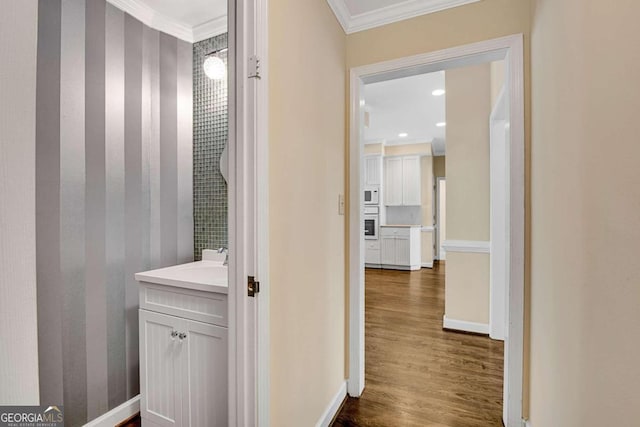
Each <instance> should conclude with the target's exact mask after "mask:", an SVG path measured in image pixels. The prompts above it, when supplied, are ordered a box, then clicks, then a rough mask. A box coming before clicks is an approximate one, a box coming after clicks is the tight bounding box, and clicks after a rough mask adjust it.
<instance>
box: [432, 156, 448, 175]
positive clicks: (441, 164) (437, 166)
mask: <svg viewBox="0 0 640 427" xmlns="http://www.w3.org/2000/svg"><path fill="white" fill-rule="evenodd" d="M445 159H446V157H445V156H437V157H434V158H433V176H435V177H446V176H447V168H446V166H445Z"/></svg>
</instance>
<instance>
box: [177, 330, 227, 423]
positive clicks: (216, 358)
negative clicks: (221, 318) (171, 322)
mask: <svg viewBox="0 0 640 427" xmlns="http://www.w3.org/2000/svg"><path fill="white" fill-rule="evenodd" d="M185 324H186V327H185V331H184V332H185V334H186V337H184V338H183V340H182V345H183V347H184V349H183V361H182V367H183V369H184V371H183V378H184V379H185V381H184V382H183V396H184V403H183V413H184V418H183V419H184V425H185V426H188V427H227V425H228V419H227V417H228V415H227V401H228V396H227V393H228V392H227V383H228V375H229V370H228V364H227V331H228V330H227V328H222V327H219V326H214V325H209V324H207V323H201V322H196V321H194V320H185Z"/></svg>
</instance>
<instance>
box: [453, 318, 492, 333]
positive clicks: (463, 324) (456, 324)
mask: <svg viewBox="0 0 640 427" xmlns="http://www.w3.org/2000/svg"><path fill="white" fill-rule="evenodd" d="M442 325H443V327H444V328H445V329H452V330H455V331H464V332H472V333H474V334H483V335H488V334H489V325H488V324H487V323H476V322H468V321H466V320H457V319H450V318H448V317H447V315H446V314H445V315H444V317H443V322H442Z"/></svg>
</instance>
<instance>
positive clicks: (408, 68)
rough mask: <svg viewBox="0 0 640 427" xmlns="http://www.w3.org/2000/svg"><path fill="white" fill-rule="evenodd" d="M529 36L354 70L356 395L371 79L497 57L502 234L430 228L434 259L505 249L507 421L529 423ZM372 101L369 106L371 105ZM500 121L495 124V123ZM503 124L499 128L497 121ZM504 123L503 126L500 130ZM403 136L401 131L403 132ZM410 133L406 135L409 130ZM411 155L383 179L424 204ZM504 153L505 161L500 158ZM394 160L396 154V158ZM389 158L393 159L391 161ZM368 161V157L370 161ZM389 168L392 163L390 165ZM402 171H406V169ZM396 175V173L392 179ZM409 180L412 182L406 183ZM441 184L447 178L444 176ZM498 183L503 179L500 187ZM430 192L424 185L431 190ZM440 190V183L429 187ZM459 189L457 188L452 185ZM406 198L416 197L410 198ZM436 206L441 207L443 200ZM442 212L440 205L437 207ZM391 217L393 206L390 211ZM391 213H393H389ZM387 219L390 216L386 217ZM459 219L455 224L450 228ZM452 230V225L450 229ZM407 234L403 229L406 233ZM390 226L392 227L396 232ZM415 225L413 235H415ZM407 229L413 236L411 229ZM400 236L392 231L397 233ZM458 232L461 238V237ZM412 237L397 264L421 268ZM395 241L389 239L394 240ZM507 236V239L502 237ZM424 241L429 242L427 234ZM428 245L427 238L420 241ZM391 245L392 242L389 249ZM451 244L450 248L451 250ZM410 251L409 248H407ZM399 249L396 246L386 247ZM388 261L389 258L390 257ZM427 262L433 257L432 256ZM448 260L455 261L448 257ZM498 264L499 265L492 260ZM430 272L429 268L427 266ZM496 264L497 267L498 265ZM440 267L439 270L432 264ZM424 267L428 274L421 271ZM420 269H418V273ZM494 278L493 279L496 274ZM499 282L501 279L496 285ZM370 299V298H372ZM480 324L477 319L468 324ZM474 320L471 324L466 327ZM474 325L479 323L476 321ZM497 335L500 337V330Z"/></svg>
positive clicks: (352, 361)
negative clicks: (502, 84) (525, 392)
mask: <svg viewBox="0 0 640 427" xmlns="http://www.w3.org/2000/svg"><path fill="white" fill-rule="evenodd" d="M522 45H523V41H522V35H515V36H509V37H504V38H500V39H495V40H489V41H485V42H480V43H475V44H472V45H466V46H461V47H456V48H451V49H447V50H443V51H439V52H433V53H428V54H423V55H417V56H413V57H408V58H402V59H398V60H393V61H387V62H383V63H378V64H373V65H367V66H363V67H358V68H354V69H352V70H351V94H350V106H351V108H350V111H351V115H350V124H351V131H350V132H351V134H350V194H351V196H350V205H351V206H352V208H351V210H350V218H349V223H350V235H349V251H350V260H351V261H350V266H349V268H350V273H349V294H350V298H349V373H350V374H349V379H348V382H347V385H348V393H349V395H350V396H352V397H359V396H360V395H361V394H362V392H363V390H364V388H365V380H364V379H365V375H364V374H365V372H364V369H365V365H364V352H365V338H364V337H365V298H364V295H365V269H364V267H365V260H366V258H367V255H368V252H367V251H369V250H370V248H369V247H368V246H367V243H366V242H367V241H365V240H364V238H363V235H362V224H363V221H364V219H365V216H364V208H365V202H364V196H363V190H364V186H365V184H366V183H365V182H364V180H365V179H367V177H368V175H366V174H365V173H364V172H365V170H366V169H365V160H364V154H366V149H365V147H364V145H363V144H362V142H363V141H362V135H363V129H364V126H365V124H366V123H367V121H368V120H371V117H368V115H367V114H366V113H367V111H366V109H365V108H363V107H364V106H365V105H366V101H365V99H364V96H363V94H364V91H365V85H368V84H372V83H377V82H385V81H389V80H394V79H399V78H403V77H409V76H416V75H421V74H426V73H434V72H441V71H447V70H453V69H457V68H461V67H469V66H474V65H479V64H485V63H490V62H494V61H504V62H505V81H506V82H507V84H506V88H507V89H506V90H505V93H506V94H507V95H508V96H504V95H502V99H503V102H504V104H503V105H504V110H505V111H506V112H508V120H504V118H502V127H501V128H500V127H499V125H498V124H497V122H499V121H500V119H501V118H500V117H497V115H494V116H492V118H495V119H496V120H495V121H492V126H491V127H492V129H493V128H494V127H495V128H496V129H495V130H492V141H493V137H494V136H495V135H496V134H497V132H500V131H501V132H502V136H503V138H501V140H502V141H503V142H502V144H501V147H502V148H503V150H502V151H501V157H500V156H496V155H495V154H496V153H494V148H495V147H494V146H492V147H491V166H492V169H493V168H494V165H495V164H498V165H500V167H499V168H498V167H496V168H495V169H496V170H500V171H502V173H503V176H502V181H499V180H500V177H494V176H493V172H492V176H491V184H493V185H492V190H491V193H492V200H493V201H497V200H501V203H500V205H499V206H500V209H495V208H494V206H493V202H492V206H491V212H490V217H491V223H492V224H493V225H494V227H493V228H495V229H498V228H499V229H500V230H502V234H500V233H498V234H496V233H494V232H492V233H491V236H490V240H489V241H486V240H487V239H486V238H485V239H484V240H485V241H484V242H483V241H481V239H478V238H476V239H475V240H471V239H470V240H466V241H465V240H451V239H449V240H448V241H445V239H442V240H440V236H438V230H437V225H438V224H440V222H441V221H438V222H437V223H436V226H435V227H433V226H432V227H433V228H432V229H431V230H430V231H431V232H432V234H433V232H434V231H435V236H436V240H435V241H434V243H435V247H434V248H433V255H431V256H432V258H431V259H434V258H435V259H437V260H440V258H441V257H442V258H444V257H446V254H447V253H448V254H449V255H450V256H451V258H453V255H452V254H454V253H455V254H456V255H458V253H465V254H466V253H487V254H488V253H490V252H492V251H493V250H494V247H495V246H496V245H497V246H498V247H501V248H502V249H501V250H499V258H500V259H501V260H502V261H501V262H502V264H503V266H504V268H503V269H502V270H501V271H500V277H502V278H503V286H504V289H503V290H502V316H503V318H502V320H501V321H500V322H501V324H502V329H503V331H502V334H503V336H504V339H505V343H504V416H503V419H504V423H505V425H506V426H507V427H515V426H519V425H521V422H522V380H523V375H522V374H523V366H522V361H523V359H522V358H523V335H524V103H523V99H524V80H523V47H522ZM363 104H364V105H363ZM494 122H495V123H494ZM494 124H495V126H494ZM500 129H501V130H500ZM398 137H401V136H400V134H398ZM404 137H406V135H405V136H404ZM407 157H410V156H403V157H402V160H401V161H398V160H397V159H393V160H394V163H395V165H394V166H393V168H395V169H392V168H391V166H390V169H389V170H390V171H391V170H395V171H396V172H395V173H388V174H384V173H383V175H384V176H383V177H382V180H381V182H382V183H383V184H384V185H385V186H392V187H395V188H402V189H403V190H402V191H401V192H400V193H401V196H397V195H396V196H391V195H389V196H390V197H395V199H393V202H394V203H392V205H406V206H411V205H414V206H415V205H416V203H413V202H412V201H411V195H412V194H415V193H416V192H415V191H414V190H415V189H412V188H411V187H410V186H409V187H408V190H407V191H404V189H405V187H406V186H403V184H404V183H405V181H406V179H405V178H406V176H407V174H405V173H404V172H405V171H408V175H409V176H411V174H412V171H414V172H415V170H416V169H418V170H419V169H420V167H421V163H420V162H421V160H420V159H418V160H417V161H416V159H410V158H407ZM498 159H499V160H498ZM389 160H391V159H389ZM384 162H385V163H386V162H387V159H384ZM367 163H368V161H367ZM385 166H386V164H385ZM398 171H400V172H398ZM387 176H389V178H388V177H387ZM403 180H404V181H403ZM445 182H446V181H443V182H442V185H443V188H446V187H445V186H446V183H445ZM436 183H437V184H438V185H437V186H436V190H437V187H438V186H439V185H441V184H440V182H439V180H436ZM497 183H501V185H500V186H498V185H497ZM496 188H499V189H500V191H502V199H500V198H499V197H495V195H494V189H496ZM423 190H424V189H423ZM428 191H429V192H431V194H433V193H432V192H433V189H432V188H429V189H428ZM449 192H450V194H451V188H449ZM381 194H382V197H383V198H384V197H385V194H384V190H382V191H381ZM440 196H441V195H440V192H438V191H436V197H434V198H435V199H438V198H440ZM404 198H408V199H407V201H405V199H404ZM435 204H436V205H438V203H437V200H436V203H435ZM433 210H436V209H433ZM439 210H440V206H437V211H439ZM499 214H502V219H501V221H502V223H501V224H503V226H501V227H495V224H496V223H495V221H496V219H500V218H499V216H498V215H499ZM387 215H388V210H387ZM434 216H436V217H437V216H438V212H434ZM387 219H388V218H387ZM380 221H381V223H383V224H384V220H383V219H381V220H380ZM450 227H451V224H449V228H450ZM419 231H420V232H423V231H427V232H428V231H429V230H424V227H422V228H421V229H420V230H419ZM442 231H444V233H442V235H443V236H444V237H445V238H448V236H449V234H450V233H447V230H446V228H445V229H444V230H442ZM449 231H450V230H449ZM398 232H399V231H398ZM388 233H389V231H387V232H386V234H388ZM411 233H412V232H411V231H409V232H408V236H406V237H407V238H408V240H409V242H410V241H411ZM380 234H381V238H383V239H384V237H385V236H384V234H385V229H384V228H381V231H380ZM404 234H407V233H406V232H404ZM389 237H392V236H389ZM453 237H455V236H453ZM398 239H400V240H402V241H401V243H402V244H403V245H401V248H403V250H402V251H399V252H398V250H397V248H398ZM404 239H405V236H404V235H403V236H402V237H401V238H399V237H398V236H393V243H394V244H395V246H394V248H395V249H396V251H395V252H396V258H395V262H396V264H397V257H398V255H397V254H398V253H400V255H401V258H402V260H403V265H404V264H406V265H407V266H408V267H409V268H407V269H415V268H414V260H413V259H412V257H411V255H410V252H411V243H409V244H408V245H407V244H406V242H405V241H404ZM391 240H392V239H389V245H390V244H391V243H390V242H391ZM498 240H501V243H498ZM422 241H424V240H422ZM420 243H422V242H420ZM385 245H386V243H384V242H383V243H381V244H380V246H381V255H380V256H381V264H386V263H387V261H389V262H390V261H391V258H390V257H389V258H388V259H386V258H385V256H384V255H383V254H382V252H385V251H384V247H385ZM389 248H391V246H390V247H389ZM443 249H444V250H443ZM407 250H408V251H409V253H406V252H407ZM386 252H387V253H389V252H391V251H390V250H387V251H386ZM382 261H385V262H382ZM425 261H426V262H425ZM447 262H451V260H448V261H447ZM428 264H429V262H428V260H425V259H424V258H422V259H421V260H419V263H418V268H420V267H428ZM492 267H493V264H492ZM422 270H425V269H424V268H423V269H422ZM494 270H495V267H494ZM432 271H433V272H435V271H437V269H434V270H432ZM421 273H422V272H421ZM412 274H414V273H412ZM492 278H493V277H492ZM492 286H493V285H492ZM494 296H497V295H496V291H495V290H494V289H493V287H492V296H491V309H490V310H491V313H492V315H491V319H492V320H494V323H495V322H498V320H495V319H496V316H495V315H494V310H495V311H496V313H498V312H499V310H497V307H498V306H499V305H500V301H499V299H498V298H495V301H494V298H493V297H494ZM367 303H369V301H367ZM467 323H473V322H467ZM443 326H444V327H445V328H450V327H452V326H453V329H463V330H465V329H464V327H458V325H456V324H455V323H453V324H449V325H447V318H446V316H445V319H444V325H443ZM463 326H468V325H463ZM471 326H474V325H473V324H472V325H471ZM499 329H500V328H495V330H494V328H493V327H489V325H487V326H486V327H483V328H482V330H477V331H473V330H471V331H472V332H480V333H484V334H490V335H491V336H492V337H496V338H498V339H500V338H501V337H500V336H499V334H500V331H499ZM494 335H495V336H494Z"/></svg>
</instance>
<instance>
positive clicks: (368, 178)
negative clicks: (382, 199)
mask: <svg viewBox="0 0 640 427" xmlns="http://www.w3.org/2000/svg"><path fill="white" fill-rule="evenodd" d="M380 184H382V156H380V155H370V156H365V158H364V185H365V186H378V187H379V186H380Z"/></svg>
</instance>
